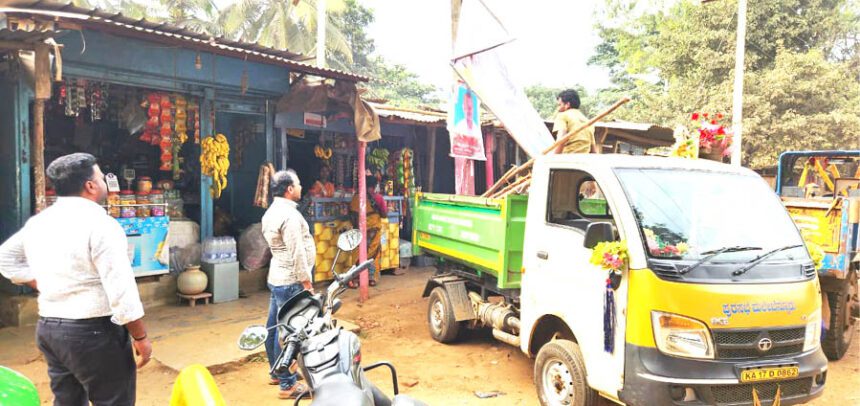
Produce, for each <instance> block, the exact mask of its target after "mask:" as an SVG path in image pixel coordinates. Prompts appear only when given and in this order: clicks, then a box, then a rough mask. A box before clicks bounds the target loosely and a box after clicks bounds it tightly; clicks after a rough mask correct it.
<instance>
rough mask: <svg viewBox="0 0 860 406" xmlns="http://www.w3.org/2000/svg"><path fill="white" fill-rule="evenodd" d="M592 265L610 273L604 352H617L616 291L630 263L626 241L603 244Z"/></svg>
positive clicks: (607, 278) (604, 308)
mask: <svg viewBox="0 0 860 406" xmlns="http://www.w3.org/2000/svg"><path fill="white" fill-rule="evenodd" d="M589 262H591V264H593V265H596V266H599V267H601V268H602V269H603V270H604V271H608V272H609V275H608V276H607V277H606V291H605V292H606V293H605V295H604V297H603V350H604V351H606V352H608V353H610V354H611V353H613V352H615V329H616V325H617V322H618V321H617V317H616V306H615V289H618V286H619V285H620V284H621V275H622V272H623V271H624V269H626V268H627V266H628V265H629V263H630V256H629V255H628V253H627V242H626V241H610V242H601V243H599V244H597V246H595V247H594V249H593V250H592V252H591V260H590V261H589Z"/></svg>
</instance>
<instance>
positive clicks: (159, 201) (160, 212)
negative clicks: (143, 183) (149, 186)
mask: <svg viewBox="0 0 860 406" xmlns="http://www.w3.org/2000/svg"><path fill="white" fill-rule="evenodd" d="M149 202H150V203H152V206H150V209H149V214H150V215H151V216H152V217H164V214H165V210H164V206H163V204H164V194H163V193H161V191H160V190H158V189H153V190H152V192H150V193H149Z"/></svg>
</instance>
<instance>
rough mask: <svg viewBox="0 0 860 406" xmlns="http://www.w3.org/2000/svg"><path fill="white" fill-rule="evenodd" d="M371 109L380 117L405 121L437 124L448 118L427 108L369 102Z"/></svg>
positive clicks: (444, 114)
mask: <svg viewBox="0 0 860 406" xmlns="http://www.w3.org/2000/svg"><path fill="white" fill-rule="evenodd" d="M369 104H370V105H371V106H372V107H373V109H374V110H375V111H376V113H377V114H379V117H382V118H396V119H401V120H407V121H415V122H418V123H426V124H437V123H445V121H446V120H447V119H448V115H447V114H446V113H440V112H437V111H429V110H417V109H407V108H402V107H394V106H389V105H386V104H382V103H369Z"/></svg>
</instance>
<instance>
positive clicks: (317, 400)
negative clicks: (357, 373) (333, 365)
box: [313, 374, 374, 406]
mask: <svg viewBox="0 0 860 406" xmlns="http://www.w3.org/2000/svg"><path fill="white" fill-rule="evenodd" d="M313 405H314V406H342V405H355V406H374V405H373V400H372V399H370V398H369V397H368V396H367V395H365V393H364V391H362V390H361V388H359V387H358V386H356V384H355V383H353V382H352V380H351V379H350V378H349V377H348V376H346V375H342V374H338V375H334V376H331V377H328V378H326V379H325V380H324V381H323V382H322V383H321V384H320V386H319V387H317V388H315V389H314V401H313Z"/></svg>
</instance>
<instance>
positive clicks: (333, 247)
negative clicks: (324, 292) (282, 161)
mask: <svg viewBox="0 0 860 406" xmlns="http://www.w3.org/2000/svg"><path fill="white" fill-rule="evenodd" d="M377 112H378V111H377ZM332 117H333V119H332ZM380 122H381V135H382V138H381V139H380V140H378V141H373V142H370V143H367V145H366V153H365V167H366V176H368V177H369V178H373V179H374V180H375V181H374V182H375V183H376V184H377V186H376V187H375V188H374V190H373V192H374V193H372V194H369V195H368V197H367V202H368V203H367V204H368V205H369V206H371V207H372V211H374V212H377V214H379V213H378V212H380V211H382V207H381V206H380V205H379V204H377V203H376V202H375V199H374V197H373V195H374V194H378V195H379V196H380V197H381V200H382V201H383V202H384V206H385V211H386V213H385V216H380V215H377V216H374V215H372V214H370V215H368V236H367V238H368V255H369V257H372V258H374V259H375V265H376V269H377V270H378V271H388V270H393V269H396V268H398V267H401V266H406V265H408V262H401V257H400V244H401V240H400V238H401V235H404V236H407V235H408V234H407V233H408V229H407V230H406V232H404V231H403V230H404V228H405V227H407V228H408V227H409V224H408V223H409V214H408V210H409V198H410V197H411V196H413V195H414V194H415V192H416V191H417V190H418V188H419V186H418V185H419V184H420V183H419V179H417V178H416V177H417V176H420V175H421V171H420V170H418V169H416V165H417V164H418V163H419V162H418V161H419V160H420V159H421V158H420V156H421V155H420V154H416V151H415V148H416V146H419V148H421V146H423V142H424V140H423V139H421V138H423V137H422V135H424V134H425V131H424V128H419V127H422V126H418V125H412V126H410V125H403V124H395V123H391V122H388V121H387V120H386V119H385V118H383V117H382V116H380ZM276 125H278V126H279V127H281V129H282V130H283V134H284V139H285V140H286V142H285V145H286V148H285V149H286V153H285V156H286V158H287V164H288V166H289V167H290V168H291V169H293V170H295V171H296V173H297V174H298V175H299V178H300V179H301V180H302V184H303V185H305V196H304V197H303V199H302V201H301V202H300V209H301V210H302V211H303V213H304V214H305V218H306V219H307V220H308V222H309V224H310V225H311V227H312V228H313V234H314V240H315V242H316V244H317V259H316V264H317V265H316V272H315V275H314V280H315V281H325V280H331V279H332V275H331V269H332V264H333V263H334V261H337V262H336V263H335V264H334V269H335V271H336V272H338V273H340V272H344V271H345V270H347V269H348V268H349V266H350V265H351V264H353V263H355V262H356V261H357V260H358V257H357V255H358V254H357V253H356V252H353V254H352V255H341V256H339V257H337V255H336V254H337V244H336V243H337V238H338V236H339V235H340V233H342V232H343V231H346V230H349V229H352V228H358V225H357V224H356V222H357V220H356V217H357V210H358V209H357V207H358V197H357V195H356V193H357V188H358V176H359V175H360V174H359V173H358V155H359V154H358V141H357V139H356V135H355V130H354V127H353V124H352V121H351V120H349V119H339V118H337V116H336V115H335V116H330V117H326V116H324V115H322V114H318V113H284V114H279V117H278V119H277V120H276ZM336 257H337V258H336Z"/></svg>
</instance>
